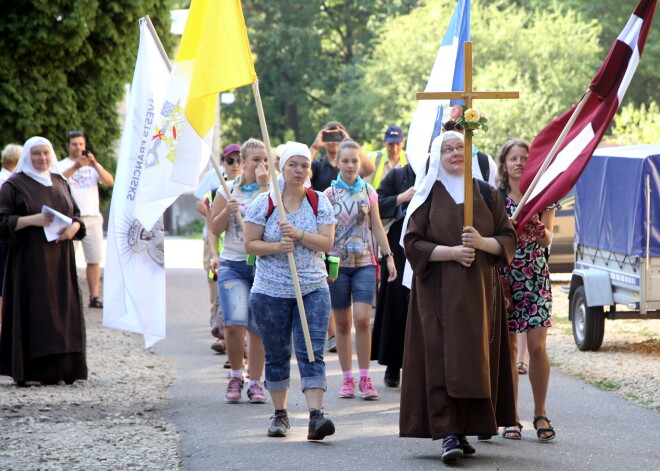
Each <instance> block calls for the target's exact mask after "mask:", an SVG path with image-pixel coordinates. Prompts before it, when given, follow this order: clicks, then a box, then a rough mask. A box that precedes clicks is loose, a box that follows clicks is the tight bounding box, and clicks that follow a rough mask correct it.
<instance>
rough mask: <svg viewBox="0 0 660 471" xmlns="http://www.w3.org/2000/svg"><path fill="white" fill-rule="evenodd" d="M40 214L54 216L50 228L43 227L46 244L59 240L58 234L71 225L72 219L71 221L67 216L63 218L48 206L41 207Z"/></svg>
mask: <svg viewBox="0 0 660 471" xmlns="http://www.w3.org/2000/svg"><path fill="white" fill-rule="evenodd" d="M41 212H42V214H52V215H53V216H55V217H54V218H53V222H51V223H50V226H45V227H44V233H45V234H46V240H47V241H48V242H52V241H54V240H57V239H59V238H60V234H59V232H60V231H61V230H62V229H65V228H67V227H69V226H70V225H71V224H73V219H71V218H70V217H68V216H65V215H64V214H62V213H60V212H59V211H55V210H54V209H53V208H51V207H49V206H46V205H43V206H42V207H41Z"/></svg>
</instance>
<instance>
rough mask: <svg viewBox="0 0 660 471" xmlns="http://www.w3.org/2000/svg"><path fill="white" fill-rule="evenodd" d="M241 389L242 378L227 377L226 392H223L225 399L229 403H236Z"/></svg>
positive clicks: (239, 398) (239, 397)
mask: <svg viewBox="0 0 660 471" xmlns="http://www.w3.org/2000/svg"><path fill="white" fill-rule="evenodd" d="M242 390H243V379H241V378H229V384H228V385H227V394H225V401H226V402H227V403H229V404H236V403H237V402H239V401H240V400H241V391H242Z"/></svg>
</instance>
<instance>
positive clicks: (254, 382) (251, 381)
mask: <svg viewBox="0 0 660 471" xmlns="http://www.w3.org/2000/svg"><path fill="white" fill-rule="evenodd" d="M255 384H259V381H254V380H252V379H251V380H250V381H248V389H250V388H251V387H252V386H254V385H255Z"/></svg>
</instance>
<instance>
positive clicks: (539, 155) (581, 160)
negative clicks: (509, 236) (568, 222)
mask: <svg viewBox="0 0 660 471" xmlns="http://www.w3.org/2000/svg"><path fill="white" fill-rule="evenodd" d="M656 4H657V0H641V2H640V3H639V5H638V6H637V8H636V9H635V11H634V12H633V14H632V15H631V16H630V19H629V20H628V23H627V24H626V26H625V28H623V31H622V32H621V34H619V37H618V38H617V39H616V41H615V42H614V45H613V46H612V49H611V50H610V52H609V54H608V55H607V58H606V59H605V62H604V63H603V65H602V66H601V68H600V70H599V71H598V73H597V74H596V77H595V78H594V79H593V81H592V82H591V84H590V85H589V91H588V92H587V93H588V96H586V102H585V103H583V108H582V110H581V112H580V113H579V115H578V116H577V118H576V120H575V122H574V123H573V125H572V126H571V127H570V130H569V131H568V134H567V135H566V138H565V139H564V141H563V143H562V144H561V146H560V147H559V149H558V151H557V153H556V154H555V156H554V158H553V159H552V161H551V163H550V164H549V166H548V167H547V168H546V170H545V172H543V174H542V175H541V176H540V177H539V180H538V182H537V184H536V186H535V187H534V189H533V190H532V193H531V195H530V196H529V199H528V200H527V203H526V204H525V205H524V206H523V207H522V208H521V209H520V212H519V214H518V215H517V216H516V219H517V221H518V227H519V230H522V228H523V227H524V225H525V222H526V221H527V220H529V219H530V218H531V217H532V216H533V215H534V214H536V213H538V212H540V211H543V210H544V209H545V208H546V207H548V206H549V205H551V204H552V203H554V202H555V201H559V200H560V199H561V198H563V197H564V196H566V195H567V194H568V192H569V191H570V190H571V188H573V186H574V185H575V183H576V182H577V180H578V178H579V177H580V174H581V173H582V171H583V170H584V168H585V167H586V165H587V163H589V159H590V158H591V156H592V154H593V153H594V150H595V149H596V147H597V146H598V143H599V142H600V140H601V139H602V137H603V135H604V134H605V131H607V128H608V127H609V126H610V123H611V122H612V119H613V118H614V115H615V114H616V112H617V110H618V109H619V105H620V104H621V102H622V100H623V96H624V94H625V93H626V90H627V89H628V85H629V84H630V81H631V80H632V78H633V75H634V73H635V70H637V65H638V64H639V60H640V58H641V56H642V52H643V51H644V44H645V43H646V37H647V36H648V34H649V29H650V28H651V22H652V20H653V14H654V13H655V7H656ZM585 95H586V94H585ZM584 98H585V97H583V100H584ZM578 105H579V104H576V105H574V106H573V107H572V108H571V109H570V110H568V111H567V112H566V113H564V114H563V115H562V116H560V117H559V118H557V119H555V120H554V121H553V122H551V123H550V124H549V125H548V126H547V127H546V128H545V129H543V130H542V131H541V132H540V133H539V134H538V135H537V136H536V138H535V139H534V141H533V142H532V146H531V148H530V150H529V156H528V158H527V166H526V167H525V173H524V175H523V178H522V180H521V181H520V189H521V190H522V191H523V192H526V191H527V189H528V188H529V187H530V185H531V183H532V181H533V180H534V178H535V176H536V175H537V173H539V171H540V169H541V167H542V166H543V163H544V162H545V160H546V157H548V155H550V151H551V149H552V148H553V147H554V145H555V143H556V142H557V140H558V138H559V136H560V135H561V134H562V131H563V130H564V128H565V127H566V126H567V124H568V123H569V121H570V119H571V117H572V116H573V113H574V112H575V111H576V109H578Z"/></svg>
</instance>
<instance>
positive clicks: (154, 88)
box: [103, 18, 169, 348]
mask: <svg viewBox="0 0 660 471" xmlns="http://www.w3.org/2000/svg"><path fill="white" fill-rule="evenodd" d="M168 73H169V68H168V65H167V63H166V61H165V59H164V58H163V56H162V55H161V53H160V51H159V50H158V46H157V42H156V40H155V39H154V36H153V35H152V33H151V30H150V29H149V28H148V26H147V20H146V19H145V18H142V19H141V20H140V45H139V48H138V55H137V61H136V64H135V72H134V74H133V83H132V85H131V92H130V99H129V104H128V111H127V113H126V122H125V124H124V131H123V133H122V137H121V145H120V149H119V158H118V162H117V175H116V179H115V186H114V189H113V192H112V202H111V205H110V220H109V225H108V249H107V257H106V265H105V274H104V277H103V292H104V294H105V303H104V308H103V325H105V326H107V327H113V328H116V329H121V330H127V331H130V332H136V333H140V334H143V335H144V345H145V348H146V347H149V346H151V345H153V344H154V343H155V342H156V341H158V340H160V339H162V338H164V337H165V266H164V251H163V224H162V219H160V218H159V219H158V220H157V221H155V222H154V223H152V224H151V225H149V226H147V227H145V226H143V225H142V224H140V222H139V221H138V220H137V219H136V218H135V214H134V210H135V201H136V196H137V192H138V190H139V189H140V187H141V185H142V182H143V175H144V169H145V161H146V158H147V152H148V150H149V146H150V145H151V128H152V127H153V123H154V121H155V119H156V116H157V114H158V110H160V109H161V108H162V105H163V99H164V96H165V87H166V84H167V83H166V81H164V80H163V79H162V78H163V77H165V76H167V74H168Z"/></svg>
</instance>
